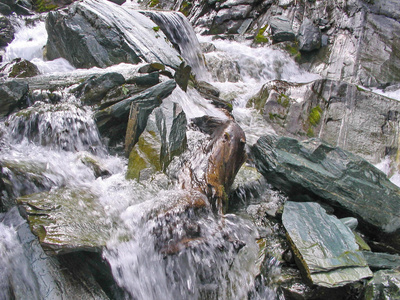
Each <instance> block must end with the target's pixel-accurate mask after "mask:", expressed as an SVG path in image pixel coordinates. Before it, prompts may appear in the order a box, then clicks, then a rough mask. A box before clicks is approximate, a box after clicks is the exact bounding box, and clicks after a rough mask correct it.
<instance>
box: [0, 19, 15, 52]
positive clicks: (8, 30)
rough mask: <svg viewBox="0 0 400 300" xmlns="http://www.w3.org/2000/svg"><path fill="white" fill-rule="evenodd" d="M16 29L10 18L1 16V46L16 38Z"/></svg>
mask: <svg viewBox="0 0 400 300" xmlns="http://www.w3.org/2000/svg"><path fill="white" fill-rule="evenodd" d="M14 34H15V29H14V26H13V25H12V24H11V22H10V20H9V19H8V18H6V17H4V16H0V47H5V46H7V45H8V44H9V43H10V42H11V41H12V40H13V39H14Z"/></svg>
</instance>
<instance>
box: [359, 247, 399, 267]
mask: <svg viewBox="0 0 400 300" xmlns="http://www.w3.org/2000/svg"><path fill="white" fill-rule="evenodd" d="M363 254H364V257H365V259H366V260H367V263H368V265H369V267H370V268H371V270H382V269H397V268H399V267H400V256H399V255H394V254H388V253H380V252H370V251H364V252H363Z"/></svg>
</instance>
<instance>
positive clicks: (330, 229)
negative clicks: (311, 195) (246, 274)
mask: <svg viewBox="0 0 400 300" xmlns="http://www.w3.org/2000/svg"><path fill="white" fill-rule="evenodd" d="M282 222H283V225H284V226H285V229H286V231H287V236H288V239H289V243H290V244H291V247H292V250H293V252H294V254H295V257H296V264H297V265H298V267H299V268H300V270H301V271H302V274H303V277H305V278H306V279H307V280H308V281H309V282H310V283H312V284H315V285H319V286H324V287H339V286H344V285H346V284H348V283H351V282H355V281H358V280H361V279H363V278H366V277H371V276H372V272H371V270H370V269H369V268H368V264H367V262H366V260H365V258H364V256H363V253H362V252H361V251H359V250H358V245H357V243H356V240H355V237H354V234H353V233H352V231H351V230H350V229H349V228H348V227H347V226H346V225H344V224H343V223H342V222H341V221H340V220H339V219H338V218H336V217H335V216H331V215H328V214H327V213H326V212H325V210H324V209H323V208H322V207H321V206H320V205H319V204H318V203H312V202H304V203H301V202H292V201H288V202H287V203H286V204H285V207H284V211H283V215H282Z"/></svg>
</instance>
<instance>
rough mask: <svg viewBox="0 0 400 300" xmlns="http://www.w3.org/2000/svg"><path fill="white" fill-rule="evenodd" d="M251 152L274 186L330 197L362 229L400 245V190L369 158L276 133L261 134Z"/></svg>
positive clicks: (291, 192)
mask: <svg viewBox="0 0 400 300" xmlns="http://www.w3.org/2000/svg"><path fill="white" fill-rule="evenodd" d="M251 153H252V154H251V155H252V158H253V161H254V162H255V165H256V167H257V169H258V171H259V172H260V173H261V174H263V176H264V177H265V178H266V179H267V181H268V183H270V184H272V185H273V186H274V187H276V188H278V189H279V190H281V191H283V192H285V193H286V194H287V195H289V196H291V197H301V196H302V195H307V196H310V197H311V198H318V199H320V200H321V201H325V202H326V203H328V204H330V205H332V206H334V207H336V208H338V209H339V210H341V211H344V212H346V213H347V214H348V215H350V216H354V217H356V218H357V219H358V220H359V222H360V230H362V231H364V232H366V233H368V234H370V235H371V236H373V237H374V238H376V239H378V240H381V241H382V242H384V243H387V244H389V245H391V246H392V247H395V248H397V249H400V213H399V212H400V190H399V188H398V187H397V186H396V185H394V184H393V183H391V182H390V181H389V179H388V178H387V177H386V175H385V174H384V173H383V172H381V171H380V170H378V169H377V168H375V167H374V166H373V165H371V164H370V163H368V162H367V161H366V160H364V159H362V158H361V157H359V156H357V155H354V154H352V153H350V152H347V151H344V150H342V149H340V148H338V147H332V146H330V145H328V144H326V143H324V142H322V141H321V140H319V139H310V140H305V141H298V140H296V139H293V138H289V137H277V136H275V135H266V136H263V137H261V138H260V139H259V140H258V142H257V143H256V144H255V145H254V146H253V147H252V148H251Z"/></svg>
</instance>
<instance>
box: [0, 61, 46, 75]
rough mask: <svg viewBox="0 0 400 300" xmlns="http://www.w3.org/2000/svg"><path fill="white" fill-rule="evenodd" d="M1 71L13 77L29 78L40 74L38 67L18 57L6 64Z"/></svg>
mask: <svg viewBox="0 0 400 300" xmlns="http://www.w3.org/2000/svg"><path fill="white" fill-rule="evenodd" d="M0 72H3V73H6V74H7V75H8V77H11V78H27V77H33V76H36V75H39V74H40V71H39V69H38V67H37V66H36V65H35V64H33V63H31V62H30V61H28V60H25V59H22V58H16V59H14V60H13V61H11V62H9V63H7V64H5V65H4V66H3V67H2V68H1V69H0Z"/></svg>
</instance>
